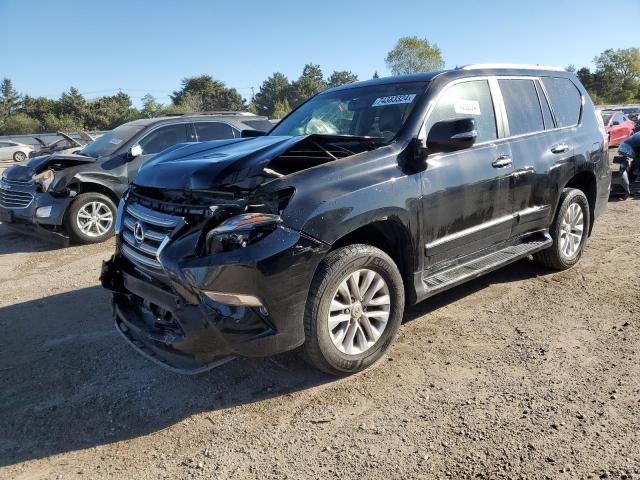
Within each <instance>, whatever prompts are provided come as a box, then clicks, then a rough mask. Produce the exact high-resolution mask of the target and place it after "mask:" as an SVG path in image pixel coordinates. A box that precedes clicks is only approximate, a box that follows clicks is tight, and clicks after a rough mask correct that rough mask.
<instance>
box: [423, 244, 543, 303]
mask: <svg viewBox="0 0 640 480" xmlns="http://www.w3.org/2000/svg"><path fill="white" fill-rule="evenodd" d="M552 243H553V240H552V239H551V237H550V236H549V234H548V233H545V234H543V235H538V236H536V237H535V238H534V239H530V240H527V241H524V242H522V243H519V244H517V245H510V246H508V247H505V248H503V249H501V250H497V251H495V252H491V253H489V254H487V255H485V256H483V257H480V258H476V259H474V260H471V261H469V262H466V263H463V264H461V265H456V266H454V267H451V268H448V269H446V270H444V271H440V272H438V273H435V274H433V275H428V276H425V277H423V278H422V282H423V287H424V290H423V293H424V296H423V297H422V298H426V297H430V296H431V295H435V294H436V293H439V292H442V291H444V290H447V289H448V288H451V287H455V286H456V285H460V284H461V283H464V282H466V281H467V280H471V279H473V278H476V277H479V276H481V275H484V274H485V273H489V272H491V271H493V270H497V269H498V268H501V267H503V266H505V265H508V264H510V263H512V262H515V261H516V260H520V259H521V258H524V257H526V256H528V255H531V254H532V253H535V252H539V251H540V250H544V249H545V248H547V247H549V246H551V244H552ZM422 298H421V299H422Z"/></svg>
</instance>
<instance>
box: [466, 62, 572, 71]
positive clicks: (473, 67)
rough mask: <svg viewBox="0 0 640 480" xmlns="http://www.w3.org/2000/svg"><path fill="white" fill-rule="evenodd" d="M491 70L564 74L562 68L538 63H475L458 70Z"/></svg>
mask: <svg viewBox="0 0 640 480" xmlns="http://www.w3.org/2000/svg"><path fill="white" fill-rule="evenodd" d="M490 68H510V69H514V68H522V69H527V70H552V71H554V72H564V71H565V69H564V68H562V67H556V66H553V65H539V64H537V63H474V64H471V65H463V66H462V67H457V69H458V70H479V69H490Z"/></svg>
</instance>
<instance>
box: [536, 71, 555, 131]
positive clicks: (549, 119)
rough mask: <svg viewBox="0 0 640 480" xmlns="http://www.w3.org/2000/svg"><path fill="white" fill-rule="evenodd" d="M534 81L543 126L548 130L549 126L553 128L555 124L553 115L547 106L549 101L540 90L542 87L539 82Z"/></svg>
mask: <svg viewBox="0 0 640 480" xmlns="http://www.w3.org/2000/svg"><path fill="white" fill-rule="evenodd" d="M535 83H536V92H538V100H540V106H541V107H542V118H543V119H544V128H546V129H547V130H549V129H550V128H554V127H555V125H554V123H553V115H552V114H551V109H550V108H549V102H548V101H547V97H546V96H545V94H544V92H543V91H542V87H541V86H540V83H539V82H535Z"/></svg>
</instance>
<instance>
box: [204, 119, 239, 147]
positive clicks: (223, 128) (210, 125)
mask: <svg viewBox="0 0 640 480" xmlns="http://www.w3.org/2000/svg"><path fill="white" fill-rule="evenodd" d="M195 127H196V134H197V135H198V141H199V142H206V141H207V140H222V139H225V138H233V137H239V136H240V135H236V134H235V130H234V129H233V128H231V126H230V125H227V124H226V123H220V122H198V123H196V124H195Z"/></svg>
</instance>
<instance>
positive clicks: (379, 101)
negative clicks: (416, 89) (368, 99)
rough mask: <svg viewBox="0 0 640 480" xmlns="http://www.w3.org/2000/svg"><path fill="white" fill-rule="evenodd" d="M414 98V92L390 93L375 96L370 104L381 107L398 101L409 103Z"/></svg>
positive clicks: (395, 103)
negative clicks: (406, 93) (405, 93)
mask: <svg viewBox="0 0 640 480" xmlns="http://www.w3.org/2000/svg"><path fill="white" fill-rule="evenodd" d="M414 98H416V94H415V93H411V94H409V95H392V96H390V97H379V98H376V100H375V102H373V104H372V105H371V106H372V107H383V106H385V105H397V104H399V103H411V102H413V99H414Z"/></svg>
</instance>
